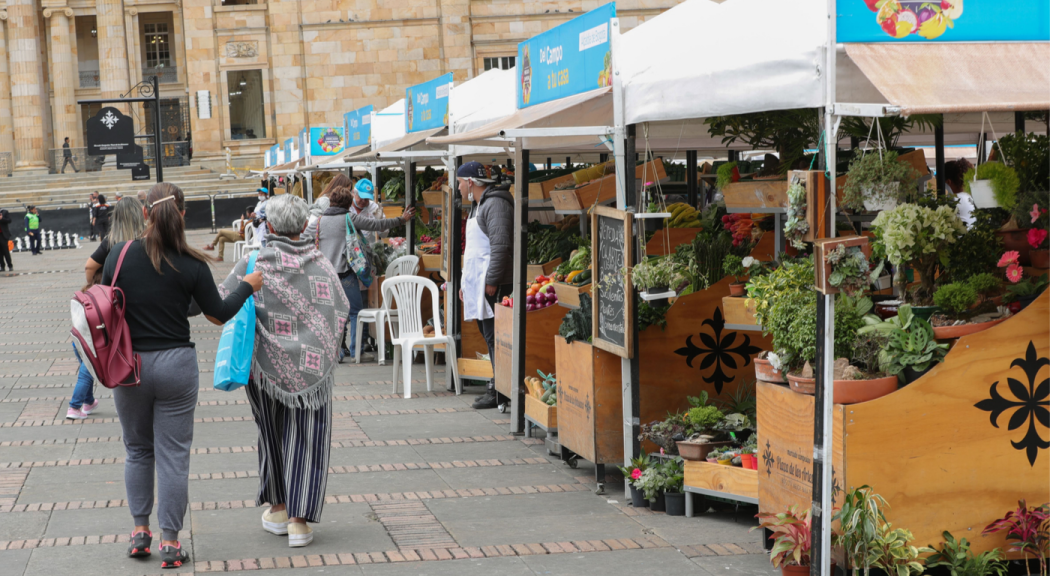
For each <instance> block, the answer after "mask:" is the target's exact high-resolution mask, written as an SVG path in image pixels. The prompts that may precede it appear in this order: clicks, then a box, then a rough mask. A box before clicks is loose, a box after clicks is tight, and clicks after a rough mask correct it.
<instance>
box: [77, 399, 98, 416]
mask: <svg viewBox="0 0 1050 576" xmlns="http://www.w3.org/2000/svg"><path fill="white" fill-rule="evenodd" d="M95 408H98V400H97V399H96V400H95V401H94V402H92V403H91V404H84V405H82V406H81V407H80V411H81V412H83V413H84V415H85V416H90V415H91V413H92V412H94V411H95Z"/></svg>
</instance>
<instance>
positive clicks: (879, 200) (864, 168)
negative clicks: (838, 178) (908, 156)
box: [842, 148, 916, 212]
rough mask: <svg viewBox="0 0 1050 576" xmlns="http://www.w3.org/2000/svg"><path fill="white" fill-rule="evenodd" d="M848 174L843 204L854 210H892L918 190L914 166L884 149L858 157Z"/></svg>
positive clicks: (850, 165)
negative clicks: (916, 188)
mask: <svg viewBox="0 0 1050 576" xmlns="http://www.w3.org/2000/svg"><path fill="white" fill-rule="evenodd" d="M847 176H848V177H847V179H846V185H845V186H844V187H843V191H842V192H843V193H842V205H843V206H844V207H846V208H849V209H851V210H854V211H855V212H863V211H865V210H867V211H868V212H879V211H882V210H892V209H893V208H895V207H896V206H897V204H898V203H899V202H904V201H906V200H907V199H908V197H909V196H911V195H912V193H914V191H915V185H916V184H915V183H916V171H915V168H912V166H911V165H910V164H908V163H906V162H901V161H899V160H898V158H897V153H896V152H893V151H889V152H884V151H883V150H882V149H881V148H880V149H879V150H878V153H875V152H868V153H865V154H861V155H860V156H855V157H854V158H853V160H852V161H850V164H849V174H848V175H847Z"/></svg>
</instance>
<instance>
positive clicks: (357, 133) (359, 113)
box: [343, 105, 373, 148]
mask: <svg viewBox="0 0 1050 576" xmlns="http://www.w3.org/2000/svg"><path fill="white" fill-rule="evenodd" d="M372 109H373V108H372V106H371V105H369V106H365V107H364V108H358V109H357V110H354V111H353V112H347V113H346V114H343V134H344V137H345V142H346V144H345V147H346V148H353V147H355V146H364V145H365V144H368V142H369V141H370V139H371V137H372Z"/></svg>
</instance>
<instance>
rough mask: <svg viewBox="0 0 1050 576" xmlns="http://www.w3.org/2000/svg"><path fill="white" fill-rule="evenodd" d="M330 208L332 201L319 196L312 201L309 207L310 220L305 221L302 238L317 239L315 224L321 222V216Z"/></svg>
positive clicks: (326, 197)
mask: <svg viewBox="0 0 1050 576" xmlns="http://www.w3.org/2000/svg"><path fill="white" fill-rule="evenodd" d="M331 206H332V199H331V198H329V197H328V196H321V197H320V198H318V199H317V200H314V203H313V205H312V206H310V219H309V220H307V221H306V230H305V231H303V237H304V238H317V223H318V222H320V221H321V215H322V214H324V211H325V210H328V208H330V207H331Z"/></svg>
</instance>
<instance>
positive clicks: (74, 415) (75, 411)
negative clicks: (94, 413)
mask: <svg viewBox="0 0 1050 576" xmlns="http://www.w3.org/2000/svg"><path fill="white" fill-rule="evenodd" d="M85 418H87V414H85V413H84V411H83V410H81V409H80V408H70V409H69V410H67V411H66V420H83V419H85Z"/></svg>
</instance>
